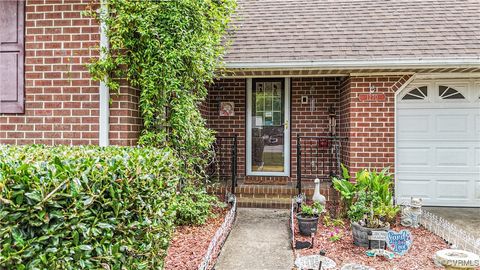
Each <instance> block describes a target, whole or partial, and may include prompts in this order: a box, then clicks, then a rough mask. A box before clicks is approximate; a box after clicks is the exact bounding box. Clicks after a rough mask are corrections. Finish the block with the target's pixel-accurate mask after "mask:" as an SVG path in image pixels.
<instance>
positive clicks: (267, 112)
mask: <svg viewBox="0 0 480 270" xmlns="http://www.w3.org/2000/svg"><path fill="white" fill-rule="evenodd" d="M289 119H290V79H289V78H281V79H270V78H269V79H247V175H263V176H289V173H290V168H289V161H290V125H289Z"/></svg>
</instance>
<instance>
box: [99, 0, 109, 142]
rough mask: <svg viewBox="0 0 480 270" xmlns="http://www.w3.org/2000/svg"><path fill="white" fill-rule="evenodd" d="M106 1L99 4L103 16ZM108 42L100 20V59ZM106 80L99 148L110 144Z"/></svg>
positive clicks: (105, 27) (103, 57)
mask: <svg viewBox="0 0 480 270" xmlns="http://www.w3.org/2000/svg"><path fill="white" fill-rule="evenodd" d="M107 12H108V7H107V0H101V3H100V13H101V14H102V16H103V15H105V14H107ZM108 47H109V42H108V37H107V25H106V23H105V22H104V21H103V20H102V21H101V23H100V59H105V57H106V50H108ZM106 82H107V78H105V79H104V80H102V81H101V82H100V100H99V103H100V104H99V106H100V108H99V109H100V112H99V118H98V125H99V135H98V137H99V138H98V145H99V146H108V145H109V144H110V139H109V133H110V121H109V118H110V89H109V88H108V85H107V83H106Z"/></svg>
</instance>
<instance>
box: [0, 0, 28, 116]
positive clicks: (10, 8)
mask: <svg viewBox="0 0 480 270" xmlns="http://www.w3.org/2000/svg"><path fill="white" fill-rule="evenodd" d="M24 8H25V2H24V1H23V0H6V1H5V0H0V113H23V112H24V106H25V105H24V72H23V58H24V31H25V30H24V29H25V28H24Z"/></svg>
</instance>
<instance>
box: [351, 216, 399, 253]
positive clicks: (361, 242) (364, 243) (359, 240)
mask: <svg viewBox="0 0 480 270" xmlns="http://www.w3.org/2000/svg"><path fill="white" fill-rule="evenodd" d="M351 226H352V234H353V244H355V245H356V246H359V247H368V233H369V232H371V231H385V232H386V231H388V230H389V229H390V226H386V227H384V228H375V229H371V228H367V227H363V226H361V225H360V224H358V223H357V222H352V223H351ZM384 245H385V241H372V248H377V247H383V246H384Z"/></svg>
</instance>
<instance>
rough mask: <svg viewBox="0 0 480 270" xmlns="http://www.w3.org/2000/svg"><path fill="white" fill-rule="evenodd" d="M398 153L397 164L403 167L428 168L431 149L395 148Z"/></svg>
mask: <svg viewBox="0 0 480 270" xmlns="http://www.w3.org/2000/svg"><path fill="white" fill-rule="evenodd" d="M397 151H398V153H399V157H400V158H399V159H398V164H399V165H400V166H402V168H404V167H415V168H418V167H424V168H430V166H431V165H430V162H429V160H430V159H429V155H430V151H431V148H429V147H415V146H411V147H401V148H400V147H399V148H397Z"/></svg>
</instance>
